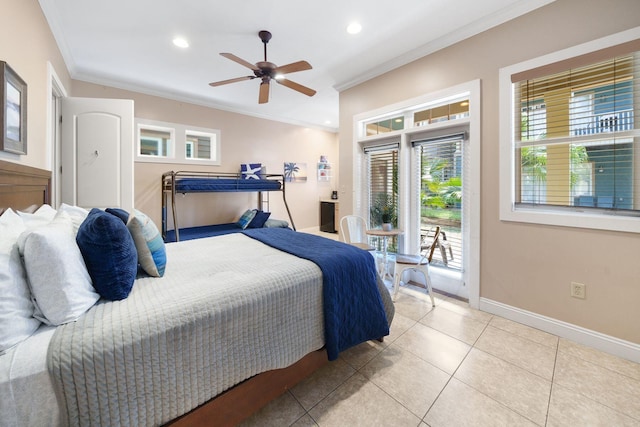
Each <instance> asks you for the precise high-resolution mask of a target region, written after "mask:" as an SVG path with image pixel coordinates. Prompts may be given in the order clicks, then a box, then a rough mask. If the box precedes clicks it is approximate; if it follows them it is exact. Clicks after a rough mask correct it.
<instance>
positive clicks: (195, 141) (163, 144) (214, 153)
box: [136, 119, 220, 165]
mask: <svg viewBox="0 0 640 427" xmlns="http://www.w3.org/2000/svg"><path fill="white" fill-rule="evenodd" d="M136 123H137V130H138V147H137V155H136V161H138V162H155V163H182V164H205V165H219V164H220V131H218V130H215V129H205V128H193V127H187V126H185V125H181V124H177V123H167V122H157V121H152V120H145V119H136Z"/></svg>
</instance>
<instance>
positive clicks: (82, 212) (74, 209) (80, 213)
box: [58, 203, 89, 234]
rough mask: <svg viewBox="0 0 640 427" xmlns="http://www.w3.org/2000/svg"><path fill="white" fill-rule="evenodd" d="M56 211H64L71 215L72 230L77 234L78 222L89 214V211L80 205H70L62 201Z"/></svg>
mask: <svg viewBox="0 0 640 427" xmlns="http://www.w3.org/2000/svg"><path fill="white" fill-rule="evenodd" d="M58 212H66V213H67V214H68V215H69V216H70V217H71V222H72V223H73V232H74V233H75V234H78V229H79V228H80V224H82V222H83V221H84V220H85V219H86V218H87V215H89V211H88V210H86V209H85V208H81V207H80V206H71V205H67V204H66V203H63V204H61V205H60V207H59V208H58Z"/></svg>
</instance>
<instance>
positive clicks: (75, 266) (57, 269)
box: [18, 211, 100, 325]
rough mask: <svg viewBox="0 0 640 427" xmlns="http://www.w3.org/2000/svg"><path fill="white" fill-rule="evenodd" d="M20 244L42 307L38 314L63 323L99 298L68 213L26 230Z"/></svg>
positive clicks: (35, 299)
mask: <svg viewBox="0 0 640 427" xmlns="http://www.w3.org/2000/svg"><path fill="white" fill-rule="evenodd" d="M18 245H19V247H20V252H21V253H22V254H23V257H24V265H25V269H26V271H27V276H28V278H29V285H30V287H31V294H32V295H33V302H34V304H35V305H36V307H37V309H38V310H36V312H35V313H34V316H36V317H37V318H40V320H42V321H43V322H44V323H47V324H49V325H61V324H63V323H68V322H72V321H74V320H76V319H77V318H78V317H80V315H82V314H83V313H84V312H85V311H87V310H88V309H89V308H91V307H92V306H93V305H94V304H95V303H96V301H98V299H99V298H100V295H98V293H97V292H96V291H95V289H94V288H93V286H92V284H91V277H90V276H89V272H88V271H87V267H86V266H85V264H84V259H83V258H82V254H81V253H80V249H79V248H78V245H77V244H76V237H75V233H74V231H73V221H72V220H71V217H70V216H69V214H68V213H66V212H64V211H61V212H59V213H58V214H57V215H56V217H55V218H54V219H53V221H51V222H50V223H49V224H47V225H44V226H40V227H37V228H35V229H33V230H32V231H30V232H29V231H27V232H25V233H23V235H22V236H20V238H19V239H18ZM40 314H41V315H40Z"/></svg>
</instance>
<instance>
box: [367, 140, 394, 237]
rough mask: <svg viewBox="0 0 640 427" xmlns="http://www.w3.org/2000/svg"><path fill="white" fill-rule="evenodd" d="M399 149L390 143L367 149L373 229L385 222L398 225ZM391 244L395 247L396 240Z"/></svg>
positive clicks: (370, 216)
mask: <svg viewBox="0 0 640 427" xmlns="http://www.w3.org/2000/svg"><path fill="white" fill-rule="evenodd" d="M398 147H399V144H398V143H390V144H384V145H378V146H369V147H366V148H365V153H366V157H367V175H368V187H369V223H370V225H371V227H379V226H381V225H382V223H383V222H390V223H392V224H393V225H394V227H396V226H397V225H398ZM383 215H384V218H383ZM387 215H388V217H387ZM390 244H391V245H392V246H394V245H395V240H394V241H393V242H390Z"/></svg>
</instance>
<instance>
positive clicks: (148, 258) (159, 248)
mask: <svg viewBox="0 0 640 427" xmlns="http://www.w3.org/2000/svg"><path fill="white" fill-rule="evenodd" d="M127 228H128V229H129V232H131V236H132V237H133V241H134V242H135V245H136V250H137V252H138V262H139V263H140V266H141V267H142V269H143V270H144V271H145V272H146V273H147V274H148V275H150V276H154V277H162V276H163V275H164V269H165V266H166V265H167V252H166V250H165V247H164V240H162V236H161V235H160V232H159V231H158V227H156V225H155V223H154V222H153V221H152V220H151V218H149V217H148V216H147V215H145V214H143V213H142V212H140V211H139V210H137V209H134V210H133V213H132V214H131V215H130V216H129V220H128V221H127Z"/></svg>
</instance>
